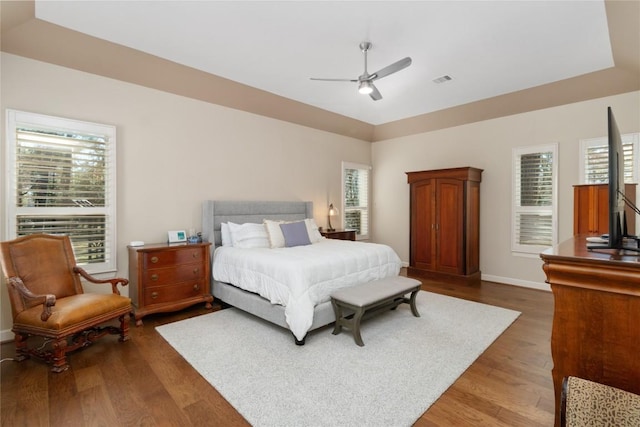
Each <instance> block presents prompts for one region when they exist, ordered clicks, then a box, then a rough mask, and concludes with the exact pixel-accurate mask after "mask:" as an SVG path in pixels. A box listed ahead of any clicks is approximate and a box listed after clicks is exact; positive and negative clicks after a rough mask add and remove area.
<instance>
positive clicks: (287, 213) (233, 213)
mask: <svg viewBox="0 0 640 427" xmlns="http://www.w3.org/2000/svg"><path fill="white" fill-rule="evenodd" d="M306 218H313V203H312V202H274V201H217V200H208V201H205V202H203V206H202V237H203V240H205V241H209V242H211V243H212V244H213V245H214V250H213V251H212V263H213V266H212V269H211V271H212V293H213V296H214V297H215V298H217V299H218V300H221V301H223V302H224V303H226V304H228V305H231V306H234V307H236V308H238V309H240V310H243V311H246V312H248V313H251V314H253V315H255V316H258V317H260V318H262V319H265V320H267V321H269V322H272V323H274V324H276V325H279V326H281V327H283V328H286V329H289V330H291V332H292V333H293V335H294V338H295V342H296V344H299V345H302V344H304V341H305V338H306V334H307V332H309V331H312V330H314V329H317V328H320V327H322V326H325V325H327V324H330V323H332V322H334V321H335V316H334V313H333V309H332V307H331V302H330V300H329V296H328V295H329V293H330V291H331V290H332V289H336V288H339V287H344V286H353V285H356V284H360V283H364V282H368V281H373V280H377V279H379V278H382V277H388V276H394V275H397V274H398V273H399V270H400V266H401V262H400V259H399V258H398V256H397V254H395V252H394V251H393V250H392V249H391V248H389V247H388V246H386V245H377V244H372V243H362V242H347V241H342V240H333V241H332V240H330V239H322V241H320V242H318V243H314V244H312V245H308V246H306V247H297V248H277V249H260V250H257V249H250V250H246V249H245V250H244V252H240V250H239V249H237V248H228V247H226V246H225V247H221V244H222V233H221V224H222V223H229V222H232V223H236V224H245V223H257V224H261V223H262V222H263V220H284V221H302V220H304V219H306ZM343 250H345V251H347V252H345V255H342V254H343V252H342V251H343ZM312 251H314V252H312ZM370 251H372V252H370ZM316 252H317V253H318V255H316ZM359 253H363V255H361V256H363V257H364V260H359V261H354V262H353V263H346V262H344V260H345V259H351V258H349V257H351V256H356V255H358V254H359ZM233 255H235V256H236V259H239V260H241V261H242V263H243V265H241V266H240V268H243V267H244V268H245V270H243V271H242V272H241V273H237V275H234V273H233V272H232V273H227V272H226V270H227V269H226V265H227V263H229V262H231V261H229V260H230V259H233ZM358 256H360V255H358ZM254 257H260V259H261V258H263V257H266V261H260V260H259V259H258V258H256V259H255V261H254ZM286 257H292V259H291V260H289V261H285V260H284V259H285V258H286ZM332 257H333V258H335V260H333V259H330V258H332ZM216 260H217V262H218V264H216ZM340 260H342V264H340V262H341V261H340ZM325 261H326V262H327V263H331V262H334V263H335V262H337V263H338V264H335V265H334V267H332V268H326V265H328V264H326V265H325V264H323V263H324V262H325ZM259 262H266V263H267V265H268V266H270V270H277V272H278V274H280V272H283V271H284V270H288V269H289V267H288V265H289V264H291V267H290V268H291V269H292V273H291V275H290V278H287V279H282V280H289V281H291V282H292V283H290V284H289V286H291V290H290V292H291V295H288V296H283V297H279V296H277V295H276V296H274V295H265V294H264V293H263V292H262V288H261V286H257V282H260V281H262V280H263V276H259V277H258V276H252V275H251V274H253V271H254V270H255V265H256V263H259ZM376 263H378V264H379V265H376ZM356 264H357V267H355V265H356ZM222 265H224V266H225V268H224V269H223V268H222V267H221V266H222ZM343 270H344V271H345V274H343V275H340V274H341V273H340V271H343ZM230 271H233V270H230ZM323 272H325V273H323ZM326 272H331V274H332V276H331V277H327V276H326ZM287 274H289V273H287ZM216 275H217V276H216ZM220 276H223V277H228V278H229V279H228V280H229V281H225V280H217V279H218V277H220ZM321 276H322V277H321ZM287 277H289V276H287ZM309 277H313V278H314V279H313V280H316V277H317V278H318V281H319V282H321V283H318V284H316V283H315V282H314V283H313V284H310V285H312V287H313V290H312V291H309V292H307V293H306V294H308V295H303V294H305V293H304V292H303V291H296V290H295V289H297V287H298V285H299V283H294V282H300V283H307V281H308V280H309V279H308V278H309ZM233 278H237V279H233ZM280 279H281V277H280V276H278V278H277V280H280ZM236 280H237V282H242V283H233V282H235V281H236ZM247 280H248V281H249V283H247ZM252 280H255V282H256V283H253V282H252ZM267 280H268V281H269V280H271V281H273V280H276V279H271V278H270V279H267ZM254 285H255V286H254ZM239 286H244V287H245V288H247V289H242V288H240V287H239ZM286 292H289V290H287V291H286ZM296 292H297V293H296ZM260 293H263V295H260ZM300 319H302V321H301V320H300Z"/></svg>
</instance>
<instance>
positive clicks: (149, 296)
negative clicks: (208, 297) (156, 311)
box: [144, 280, 205, 305]
mask: <svg viewBox="0 0 640 427" xmlns="http://www.w3.org/2000/svg"><path fill="white" fill-rule="evenodd" d="M204 289H205V286H204V284H203V283H202V281H201V280H194V281H190V282H183V283H176V284H172V285H167V286H150V287H148V288H145V290H144V304H145V305H152V304H161V303H165V302H173V301H178V300H182V299H186V298H191V297H197V296H200V295H203V294H204Z"/></svg>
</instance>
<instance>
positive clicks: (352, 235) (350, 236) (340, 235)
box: [320, 230, 356, 240]
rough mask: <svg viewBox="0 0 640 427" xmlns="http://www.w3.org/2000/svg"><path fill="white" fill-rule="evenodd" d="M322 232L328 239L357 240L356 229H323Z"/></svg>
mask: <svg viewBox="0 0 640 427" xmlns="http://www.w3.org/2000/svg"><path fill="white" fill-rule="evenodd" d="M320 234H322V235H323V236H324V237H326V238H327V239H338V240H356V230H334V231H328V230H322V231H321V232H320Z"/></svg>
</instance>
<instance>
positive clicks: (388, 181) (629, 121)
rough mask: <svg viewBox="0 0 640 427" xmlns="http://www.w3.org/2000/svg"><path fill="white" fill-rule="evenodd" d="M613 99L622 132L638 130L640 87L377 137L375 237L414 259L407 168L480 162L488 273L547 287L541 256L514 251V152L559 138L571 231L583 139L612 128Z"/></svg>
mask: <svg viewBox="0 0 640 427" xmlns="http://www.w3.org/2000/svg"><path fill="white" fill-rule="evenodd" d="M607 106H611V107H612V108H613V111H614V114H615V116H616V120H617V123H618V126H619V128H620V132H621V133H633V132H638V131H640V92H631V93H627V94H623V95H617V96H611V97H606V98H600V99H595V100H591V101H585V102H579V103H575V104H568V105H563V106H560V107H554V108H548V109H544V110H538V111H533V112H530V113H524V114H517V115H512V116H507V117H502V118H498V119H492V120H486V121H483V122H478V123H472V124H467V125H463V126H457V127H453V128H448V129H442V130H438V131H434V132H428V133H422V134H417V135H412V136H407V137H402V138H396V139H391V140H387V141H381V142H376V143H373V145H372V159H373V171H374V173H373V176H374V179H373V188H374V194H375V207H374V210H373V218H374V219H373V227H372V228H373V229H374V230H375V234H374V237H375V239H376V241H379V242H382V243H386V244H388V245H390V246H392V247H393V248H394V249H395V250H396V252H397V253H398V255H399V256H400V258H401V259H402V260H404V261H408V260H409V185H408V184H407V179H406V175H405V172H408V171H418V170H427V169H441V168H449V167H459V166H474V167H478V168H481V169H484V172H483V175H482V184H481V189H480V194H481V197H480V200H481V202H480V203H481V209H480V211H481V213H480V215H481V217H480V233H481V237H480V239H481V245H480V246H481V247H480V267H481V271H482V277H483V279H484V280H493V281H500V282H504V283H512V284H518V285H523V286H530V287H534V288H541V289H548V286H547V285H546V284H544V274H543V272H542V268H541V265H542V263H541V261H540V259H539V258H538V257H537V256H533V257H523V256H515V255H513V254H512V253H511V249H510V248H511V246H510V245H511V241H510V227H511V155H512V149H513V148H514V147H520V146H529V145H536V144H549V143H554V142H556V143H558V147H559V148H558V149H559V153H558V160H559V180H558V190H559V194H558V195H559V210H558V216H559V239H560V241H562V240H566V239H567V238H569V237H571V235H572V234H573V187H572V185H574V184H578V179H579V176H578V174H579V169H578V168H579V164H578V156H579V140H580V139H586V138H596V137H602V136H606V134H607V116H606V108H607Z"/></svg>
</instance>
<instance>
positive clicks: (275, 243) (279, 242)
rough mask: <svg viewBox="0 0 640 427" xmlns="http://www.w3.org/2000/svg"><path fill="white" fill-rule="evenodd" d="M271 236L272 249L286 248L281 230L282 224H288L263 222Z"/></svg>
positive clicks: (266, 220)
mask: <svg viewBox="0 0 640 427" xmlns="http://www.w3.org/2000/svg"><path fill="white" fill-rule="evenodd" d="M263 222H264V226H265V228H266V229H267V235H268V236H269V244H270V246H271V247H272V248H284V235H283V234H282V230H281V229H280V224H287V223H288V222H287V221H272V220H270V219H265V220H263Z"/></svg>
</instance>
